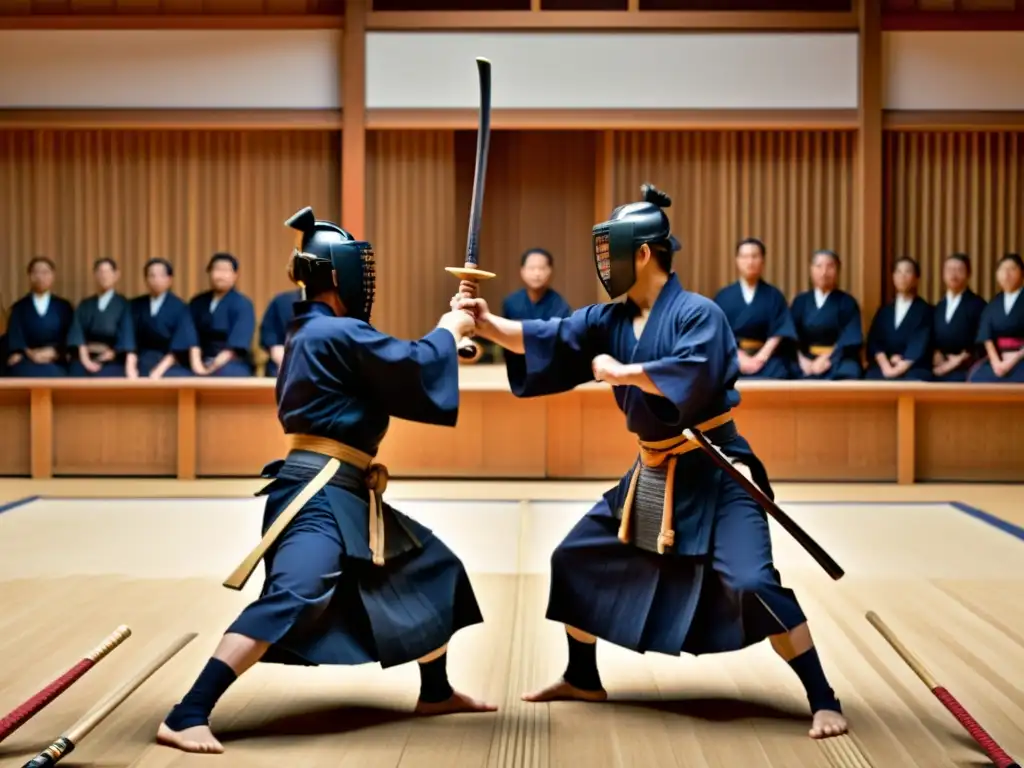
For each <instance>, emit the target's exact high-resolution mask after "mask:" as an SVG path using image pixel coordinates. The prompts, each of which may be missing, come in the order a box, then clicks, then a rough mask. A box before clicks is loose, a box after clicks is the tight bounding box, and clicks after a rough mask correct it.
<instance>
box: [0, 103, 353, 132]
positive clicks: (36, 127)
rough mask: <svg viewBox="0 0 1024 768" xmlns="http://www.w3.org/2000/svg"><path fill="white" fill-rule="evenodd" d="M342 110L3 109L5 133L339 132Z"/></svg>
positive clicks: (0, 121) (0, 118) (0, 117)
mask: <svg viewBox="0 0 1024 768" xmlns="http://www.w3.org/2000/svg"><path fill="white" fill-rule="evenodd" d="M341 126H342V116H341V110H340V109H257V110H239V109H176V108H171V109H74V108H68V109H20V108H19V109H0V130H3V131H14V130H21V131H43V130H51V131H82V130H106V131H128V130H132V131H138V130H149V131H230V130H234V131H340V130H341Z"/></svg>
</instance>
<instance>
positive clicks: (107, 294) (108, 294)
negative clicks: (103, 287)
mask: <svg viewBox="0 0 1024 768" xmlns="http://www.w3.org/2000/svg"><path fill="white" fill-rule="evenodd" d="M96 298H97V300H98V301H99V305H100V312H103V311H105V310H106V308H107V307H109V306H110V302H111V301H113V300H114V289H113V288H111V289H110V290H109V291H104V292H103V293H101V294H100V295H99V296H97V297H96Z"/></svg>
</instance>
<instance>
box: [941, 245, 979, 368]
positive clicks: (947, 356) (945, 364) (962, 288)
mask: <svg viewBox="0 0 1024 768" xmlns="http://www.w3.org/2000/svg"><path fill="white" fill-rule="evenodd" d="M970 279H971V259H970V257H969V256H968V255H967V254H966V253H954V254H952V255H951V256H948V257H946V260H945V262H943V264H942V281H943V282H944V283H945V285H946V295H945V296H944V297H943V298H942V300H941V301H939V303H938V304H936V305H935V312H934V313H933V316H932V347H933V349H932V378H933V379H934V380H935V381H945V382H963V381H967V373H968V371H970V369H971V367H972V366H973V365H974V363H975V361H977V359H978V355H977V350H978V343H977V339H978V326H979V324H980V323H981V313H982V312H984V311H985V300H984V299H983V298H981V296H979V295H978V294H976V293H975V292H974V291H972V290H971V289H970V287H969V286H968V281H969V280H970Z"/></svg>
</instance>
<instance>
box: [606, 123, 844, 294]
mask: <svg viewBox="0 0 1024 768" xmlns="http://www.w3.org/2000/svg"><path fill="white" fill-rule="evenodd" d="M855 138H856V137H855V134H854V133H853V132H852V131H851V132H848V131H700V132H690V133H675V132H673V133H669V132H661V131H621V132H616V134H615V145H614V146H615V165H614V196H615V203H616V204H621V203H625V202H629V201H632V200H635V199H637V197H638V195H639V192H640V185H641V184H642V183H643V182H646V181H650V182H652V183H654V184H655V185H656V186H658V187H659V188H661V189H663V190H665V191H666V192H668V193H669V194H670V195H671V196H672V198H673V202H672V207H671V209H670V210H669V214H670V217H671V219H672V225H673V228H674V229H675V230H676V233H677V237H678V238H679V239H680V240H681V241H682V244H683V249H682V251H681V252H680V253H679V254H677V256H676V268H677V271H678V273H679V275H680V279H681V280H682V282H683V284H684V285H685V286H687V287H688V288H689V289H690V290H693V291H698V292H700V293H703V294H705V295H708V296H714V294H715V292H716V291H718V290H719V289H720V288H722V287H723V286H725V285H727V284H728V283H730V282H731V281H732V280H734V279H735V274H736V272H735V265H734V256H735V248H736V243H737V241H738V240H739V239H741V238H743V237H758V238H760V239H761V240H763V241H764V242H765V244H766V245H767V247H768V260H767V264H766V271H767V274H766V278H767V279H768V280H769V281H770V282H772V283H774V284H775V285H776V286H777V287H778V288H779V289H780V290H782V291H783V292H784V293H785V294H786V295H788V296H793V295H795V294H796V293H798V292H799V291H802V290H806V288H807V285H808V262H809V260H810V256H811V254H812V253H813V251H815V250H816V249H819V248H830V249H832V250H835V251H837V252H838V253H839V254H840V255H841V256H843V255H847V256H848V255H849V254H851V253H852V252H853V249H854V238H855V232H854V218H853V197H854V195H853V192H854V189H853V185H854V141H855ZM840 280H841V283H842V284H843V286H844V287H847V286H848V285H849V270H844V271H843V272H842V273H841V275H840Z"/></svg>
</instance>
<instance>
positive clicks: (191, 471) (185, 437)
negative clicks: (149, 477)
mask: <svg viewBox="0 0 1024 768" xmlns="http://www.w3.org/2000/svg"><path fill="white" fill-rule="evenodd" d="M275 415H276V414H275ZM178 479H179V480H195V479H196V390H194V389H181V390H179V391H178Z"/></svg>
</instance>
